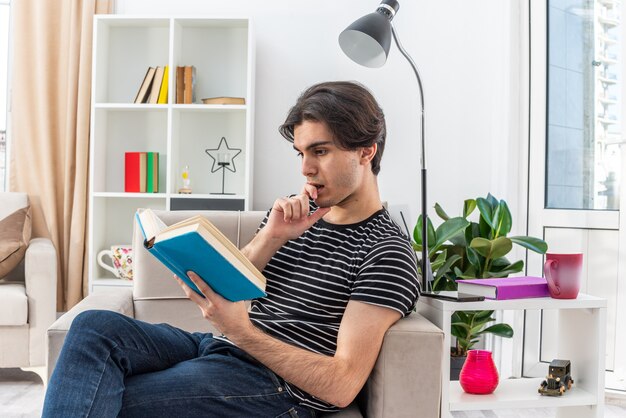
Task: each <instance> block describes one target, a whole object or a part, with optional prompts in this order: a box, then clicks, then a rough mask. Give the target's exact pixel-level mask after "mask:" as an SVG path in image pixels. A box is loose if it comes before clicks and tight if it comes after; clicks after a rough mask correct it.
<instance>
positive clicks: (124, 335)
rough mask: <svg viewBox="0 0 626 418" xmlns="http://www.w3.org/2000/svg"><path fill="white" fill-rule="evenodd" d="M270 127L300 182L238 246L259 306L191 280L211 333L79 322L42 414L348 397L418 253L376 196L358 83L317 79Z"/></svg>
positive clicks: (375, 124)
mask: <svg viewBox="0 0 626 418" xmlns="http://www.w3.org/2000/svg"><path fill="white" fill-rule="evenodd" d="M280 132H281V134H282V135H283V136H284V137H285V138H287V139H288V140H289V141H291V142H293V147H294V149H295V150H296V152H297V154H298V155H299V156H300V158H301V159H302V174H303V175H304V176H305V178H306V183H305V185H304V186H303V189H302V191H301V193H300V194H299V195H295V196H291V197H288V198H282V199H278V200H276V202H275V203H274V205H273V207H272V209H271V210H270V212H269V213H268V215H267V217H266V219H265V220H264V221H263V223H262V225H261V228H260V229H259V231H258V232H257V234H256V236H255V238H254V239H253V240H252V242H250V244H248V245H247V246H246V247H245V248H244V250H243V251H244V253H245V254H246V256H247V257H248V258H249V259H250V260H251V261H252V262H253V263H254V264H255V265H256V266H257V268H259V270H262V271H263V273H264V275H265V276H266V277H267V289H266V290H267V297H265V298H262V299H259V300H256V301H253V302H252V307H251V309H250V311H248V310H247V309H246V305H245V303H244V302H236V303H233V302H230V301H227V300H225V299H223V298H221V297H220V296H219V295H217V294H215V293H214V292H213V291H212V290H211V289H210V288H209V287H208V286H207V285H206V284H204V282H203V281H202V280H201V279H200V278H199V277H197V276H196V275H195V273H193V272H189V273H188V275H189V277H190V279H191V280H193V282H194V283H195V284H196V286H198V288H199V289H200V290H201V291H202V293H203V294H204V296H205V297H204V298H203V297H201V296H199V295H197V294H196V293H194V292H193V291H191V290H190V289H189V288H188V287H187V286H186V285H185V284H184V283H183V282H182V281H180V280H179V283H180V285H181V286H182V287H183V289H184V290H185V293H186V294H187V296H188V297H189V298H190V299H191V300H192V301H194V302H195V303H197V304H198V306H199V308H200V310H201V311H202V315H203V316H204V317H205V318H206V319H207V320H209V321H210V322H211V323H212V324H213V325H214V326H215V327H216V328H217V329H218V330H219V331H220V332H221V333H222V334H223V336H220V337H217V336H213V335H212V334H203V333H193V334H191V333H187V332H184V331H182V330H178V329H176V328H173V327H171V326H168V325H165V324H158V325H153V324H147V323H144V322H141V321H137V320H134V319H131V318H127V317H124V316H122V315H118V314H115V313H111V312H106V311H91V312H85V313H83V314H81V315H79V316H78V317H77V318H76V319H75V320H74V322H73V324H72V327H71V329H70V331H69V333H68V335H67V339H66V341H65V345H64V347H63V350H62V352H61V355H60V358H59V362H58V363H57V367H56V369H55V371H54V374H53V376H52V379H51V381H50V385H49V388H48V393H47V395H46V402H45V405H44V416H63V417H66V416H67V417H69V416H118V415H119V416H134V417H138V416H187V415H188V416H191V415H202V416H220V417H221V416H224V417H226V416H227V417H278V416H286V417H287V416H305V417H306V416H314V415H315V413H316V411H333V410H337V409H338V408H341V407H345V406H347V405H348V404H349V403H350V402H352V400H353V399H354V398H355V397H356V395H357V394H358V392H359V391H360V390H361V388H362V386H363V384H364V383H365V381H366V380H367V378H368V376H369V374H370V372H371V370H372V368H373V366H374V363H375V361H376V358H377V356H378V353H379V351H380V347H381V344H382V341H383V336H384V334H385V332H386V331H387V329H388V328H389V327H390V326H391V325H392V324H393V323H394V322H396V321H397V320H398V319H399V318H401V317H402V316H404V315H408V314H409V313H410V311H411V310H412V309H413V307H414V306H415V303H416V300H417V296H418V284H417V269H416V266H417V264H416V260H415V253H414V251H413V250H412V248H411V246H410V244H409V242H408V240H407V238H406V237H405V236H404V235H402V233H401V232H400V229H399V228H398V227H397V225H395V224H394V223H393V222H392V221H391V219H390V217H389V214H388V213H387V211H386V210H385V209H383V208H382V204H381V201H380V197H379V193H378V184H377V174H378V172H379V170H380V160H381V157H382V153H383V148H384V145H385V136H386V129H385V120H384V116H383V113H382V111H381V109H380V107H379V106H378V104H377V103H376V101H375V99H374V98H373V97H372V95H371V94H370V93H369V92H368V91H367V90H366V89H365V88H364V87H362V86H360V85H358V84H356V83H350V82H329V83H321V84H318V85H315V86H313V87H311V88H309V89H308V90H306V91H305V92H304V93H303V94H302V95H301V96H300V98H299V99H298V101H297V103H296V105H295V106H294V107H293V108H292V109H291V111H290V112H289V115H288V116H287V120H286V121H285V123H284V124H283V125H282V126H281V127H280Z"/></svg>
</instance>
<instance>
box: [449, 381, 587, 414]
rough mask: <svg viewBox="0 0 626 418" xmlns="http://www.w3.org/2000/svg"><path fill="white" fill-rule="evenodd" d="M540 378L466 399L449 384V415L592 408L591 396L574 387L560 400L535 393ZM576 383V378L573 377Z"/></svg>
mask: <svg viewBox="0 0 626 418" xmlns="http://www.w3.org/2000/svg"><path fill="white" fill-rule="evenodd" d="M542 381H543V378H529V379H507V380H502V381H500V383H499V385H498V387H497V388H496V390H495V392H494V393H492V394H490V395H470V394H468V393H465V392H463V389H462V388H461V385H460V384H459V382H458V381H455V382H450V411H474V410H485V409H513V408H558V407H566V406H583V405H596V404H597V399H596V397H595V396H594V395H593V394H592V393H589V392H587V391H585V390H583V389H580V388H578V387H576V383H574V386H573V387H572V389H571V390H569V391H567V392H565V394H564V395H563V396H544V395H540V394H539V393H538V392H537V389H538V388H539V385H540V384H541V382H542ZM574 382H576V376H574Z"/></svg>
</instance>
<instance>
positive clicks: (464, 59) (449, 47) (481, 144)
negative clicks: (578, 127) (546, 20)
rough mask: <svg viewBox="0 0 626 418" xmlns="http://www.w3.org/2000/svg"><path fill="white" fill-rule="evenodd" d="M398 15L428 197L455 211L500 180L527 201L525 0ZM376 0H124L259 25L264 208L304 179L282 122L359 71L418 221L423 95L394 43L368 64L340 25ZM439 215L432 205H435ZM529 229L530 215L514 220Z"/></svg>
mask: <svg viewBox="0 0 626 418" xmlns="http://www.w3.org/2000/svg"><path fill="white" fill-rule="evenodd" d="M400 3H401V7H400V11H399V13H398V14H397V16H396V18H395V19H394V23H395V26H396V30H397V31H398V33H399V36H400V39H401V41H402V43H403V45H404V47H405V49H406V50H407V51H408V52H409V53H410V54H411V55H412V57H413V59H414V61H415V62H416V64H417V65H418V67H419V69H420V74H421V76H422V81H423V83H424V90H425V104H426V141H427V163H428V170H429V172H428V175H429V183H428V187H429V188H428V199H429V207H430V208H432V206H433V205H434V203H435V202H439V203H440V204H441V205H442V206H443V207H444V208H446V209H447V210H448V211H449V213H450V214H451V215H453V214H460V211H461V208H462V203H463V200H464V199H466V198H470V197H477V196H479V195H486V194H487V192H489V191H490V192H491V193H492V194H494V195H496V197H499V198H505V199H507V200H508V201H509V204H510V206H511V210H512V211H513V216H514V220H515V219H516V218H517V216H516V215H517V213H516V212H517V211H518V210H519V208H521V207H522V206H523V205H521V204H520V201H519V197H518V194H519V192H520V184H519V181H518V179H519V178H520V176H521V177H524V174H523V173H522V172H521V168H520V167H519V164H518V163H517V161H518V157H517V155H518V152H519V148H520V145H519V144H521V143H522V142H523V141H521V139H520V136H521V135H520V131H521V129H520V122H519V121H520V117H519V111H520V105H519V98H520V91H519V86H520V72H519V68H518V66H519V44H520V39H519V37H520V35H519V32H520V23H519V10H518V7H519V6H518V5H517V3H518V2H517V1H515V0H449V1H445V2H441V1H434V0H403V1H401V2H400ZM378 4H379V2H378V1H377V0H342V1H331V0H315V1H313V0H299V1H296V0H264V1H259V0H228V1H226V0H221V1H215V0H176V1H173V0H172V1H167V0H117V6H116V8H117V13H119V14H158V15H170V14H171V15H191V14H193V15H200V14H206V15H227V16H230V15H238V16H242V15H245V16H249V17H251V18H252V19H253V22H254V26H255V33H256V51H257V55H256V92H255V98H256V108H255V109H256V123H255V161H254V167H255V169H254V202H253V207H254V209H266V208H267V207H269V206H270V205H271V204H272V202H273V201H274V199H275V198H276V197H277V196H281V195H285V194H288V193H292V192H294V191H296V192H297V191H298V190H299V189H300V187H301V184H302V181H303V178H302V177H301V176H299V175H294V173H299V172H300V171H299V160H298V159H297V158H296V155H295V152H294V151H293V150H292V148H291V146H290V145H289V144H288V143H287V142H286V141H285V140H283V139H282V137H281V136H280V135H279V134H278V132H277V127H278V126H279V125H280V124H281V123H282V121H283V119H284V117H285V115H286V113H287V111H288V109H289V107H290V106H291V105H292V104H293V103H294V101H295V99H296V97H297V96H298V94H299V93H300V92H301V91H302V90H303V89H304V88H305V87H307V86H309V85H311V84H313V83H316V82H319V81H325V80H341V79H349V80H357V81H359V82H361V83H363V84H365V85H366V86H368V87H369V88H370V89H371V90H372V91H373V93H374V95H375V96H376V97H377V98H378V100H379V102H380V104H381V105H382V107H383V109H384V111H385V114H386V116H387V125H388V131H389V135H388V142H387V147H386V150H385V156H384V158H383V161H382V171H381V174H380V175H379V183H380V189H381V194H382V198H383V199H384V200H387V201H388V202H390V204H392V205H394V206H395V205H407V206H408V208H409V213H410V216H409V226H410V227H411V228H412V227H413V224H414V222H415V219H416V218H417V215H418V213H419V211H420V190H419V189H420V181H419V175H420V174H419V169H420V166H419V143H418V134H419V108H418V106H419V100H418V89H417V84H416V81H415V79H414V76H413V73H412V71H411V69H410V67H409V65H408V63H407V62H406V61H405V60H404V58H403V57H402V56H401V54H400V53H399V51H398V50H397V49H396V48H395V45H393V46H392V51H391V52H390V55H389V59H388V61H387V64H386V65H385V66H384V67H383V68H380V69H375V70H372V69H367V68H363V67H360V66H358V65H356V64H354V63H353V62H351V61H350V60H349V59H348V58H346V57H345V56H344V55H343V53H342V52H341V50H340V48H339V46H338V44H337V36H338V35H339V33H340V32H341V31H342V30H343V29H344V28H345V27H346V26H347V25H348V24H350V23H351V22H352V21H354V20H355V19H357V18H358V17H360V16H362V15H364V14H366V13H369V12H371V11H373V10H374V9H375V8H376V6H377V5H378ZM429 213H430V214H431V216H435V215H434V210H432V209H431V210H430V212H429ZM514 227H515V229H516V230H517V231H518V232H523V228H524V225H514Z"/></svg>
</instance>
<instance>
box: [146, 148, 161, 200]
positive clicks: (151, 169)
mask: <svg viewBox="0 0 626 418" xmlns="http://www.w3.org/2000/svg"><path fill="white" fill-rule="evenodd" d="M146 160H147V163H146V192H147V193H158V192H159V153H158V152H147V153H146Z"/></svg>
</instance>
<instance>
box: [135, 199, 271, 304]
mask: <svg viewBox="0 0 626 418" xmlns="http://www.w3.org/2000/svg"><path fill="white" fill-rule="evenodd" d="M135 217H136V219H137V224H138V225H139V228H140V230H141V232H142V234H143V236H144V238H145V240H144V247H145V248H146V249H147V250H148V251H149V252H150V253H151V254H152V255H154V256H155V257H156V258H157V259H159V261H161V262H162V263H163V264H164V265H165V266H166V267H167V268H169V269H170V270H171V271H172V272H173V273H175V274H176V275H177V276H178V277H179V278H180V279H181V280H182V281H184V282H185V283H186V284H187V285H188V286H189V287H190V288H191V289H193V290H194V291H195V292H196V293H198V294H200V291H199V290H198V288H197V287H196V286H195V285H194V284H193V282H192V281H191V279H189V277H187V272H188V271H190V270H191V271H193V272H195V273H196V274H197V275H198V276H200V277H202V279H203V280H204V281H205V282H206V283H207V284H208V285H209V286H210V287H211V289H213V290H214V291H215V292H216V293H219V294H220V295H221V296H222V297H224V298H226V299H228V300H230V301H233V302H236V301H240V300H249V299H255V298H260V297H263V296H265V277H263V275H262V274H261V273H260V272H259V270H258V269H257V268H256V267H255V266H254V265H253V264H252V263H251V262H250V260H248V259H247V258H246V256H245V255H243V254H242V253H241V251H239V249H237V247H236V246H235V245H234V244H233V243H232V242H230V241H229V240H228V238H226V237H225V236H224V234H222V233H221V232H220V231H219V230H218V229H217V228H216V227H215V226H214V225H213V224H212V223H211V222H209V221H208V220H207V219H206V218H204V217H202V216H200V215H198V216H194V217H191V218H189V219H185V220H183V221H181V222H178V223H175V224H173V225H170V226H167V225H165V223H164V222H163V221H162V220H161V219H159V217H158V216H157V215H156V214H155V213H154V212H153V211H152V210H150V209H143V210H140V211H137V213H136V214H135Z"/></svg>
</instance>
